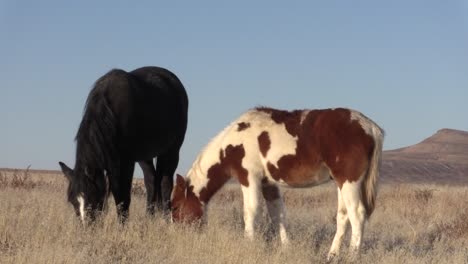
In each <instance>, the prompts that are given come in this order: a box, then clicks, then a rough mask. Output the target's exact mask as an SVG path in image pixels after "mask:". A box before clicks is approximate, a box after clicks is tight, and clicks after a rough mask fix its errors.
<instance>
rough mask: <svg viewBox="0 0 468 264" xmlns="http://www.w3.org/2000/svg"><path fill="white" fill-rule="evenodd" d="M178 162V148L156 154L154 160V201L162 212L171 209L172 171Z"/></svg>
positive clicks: (167, 211)
mask: <svg viewBox="0 0 468 264" xmlns="http://www.w3.org/2000/svg"><path fill="white" fill-rule="evenodd" d="M178 163H179V150H177V151H176V152H172V153H166V154H164V155H161V156H158V159H157V162H156V181H155V191H156V198H157V200H156V203H157V205H158V207H159V208H162V209H163V211H164V212H166V213H169V212H170V209H171V204H170V203H171V192H172V186H173V183H174V172H175V170H176V168H177V164H178Z"/></svg>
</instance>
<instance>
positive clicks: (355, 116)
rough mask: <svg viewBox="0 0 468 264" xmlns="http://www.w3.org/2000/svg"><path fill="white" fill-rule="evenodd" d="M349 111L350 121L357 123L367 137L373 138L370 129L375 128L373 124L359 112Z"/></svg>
mask: <svg viewBox="0 0 468 264" xmlns="http://www.w3.org/2000/svg"><path fill="white" fill-rule="evenodd" d="M350 111H351V121H358V122H359V124H360V125H361V127H362V129H363V130H364V131H365V132H366V134H367V135H369V136H373V135H374V134H373V132H372V129H373V127H375V124H374V122H372V121H371V120H370V119H369V118H368V117H366V116H365V115H363V114H362V113H361V112H358V111H356V110H350Z"/></svg>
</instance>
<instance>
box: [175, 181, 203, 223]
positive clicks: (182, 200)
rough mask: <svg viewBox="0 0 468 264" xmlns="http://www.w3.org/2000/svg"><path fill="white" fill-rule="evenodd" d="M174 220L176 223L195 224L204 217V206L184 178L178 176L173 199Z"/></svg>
mask: <svg viewBox="0 0 468 264" xmlns="http://www.w3.org/2000/svg"><path fill="white" fill-rule="evenodd" d="M171 205H172V220H173V221H174V222H186V223H194V222H197V221H199V220H201V218H202V216H203V205H202V203H201V202H200V199H199V198H198V197H197V196H196V195H195V194H194V193H193V186H189V184H187V181H186V180H185V179H184V177H182V176H180V175H177V178H176V184H175V185H174V189H173V190H172V197H171Z"/></svg>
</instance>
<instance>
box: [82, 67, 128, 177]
mask: <svg viewBox="0 0 468 264" xmlns="http://www.w3.org/2000/svg"><path fill="white" fill-rule="evenodd" d="M122 77H123V78H128V74H127V72H125V71H123V70H118V69H114V70H111V71H110V72H109V73H107V74H106V75H104V76H103V77H101V78H100V79H98V80H97V81H96V83H95V84H94V87H93V89H92V90H91V92H90V94H89V96H88V99H87V100H86V105H85V110H84V115H83V119H82V121H81V123H80V127H79V129H78V133H77V134H76V142H77V156H76V161H77V166H80V165H81V164H86V166H90V167H92V168H95V169H104V170H110V169H111V164H114V162H116V161H118V155H117V146H116V145H115V142H116V141H115V140H116V137H117V127H116V123H117V120H116V117H115V114H114V112H113V111H112V109H111V108H110V105H109V102H108V98H107V96H106V95H107V92H108V90H109V89H112V87H109V85H107V84H108V83H109V80H110V79H112V80H113V81H114V84H115V79H117V78H122ZM122 81H125V79H123V80H122ZM83 169H84V168H83Z"/></svg>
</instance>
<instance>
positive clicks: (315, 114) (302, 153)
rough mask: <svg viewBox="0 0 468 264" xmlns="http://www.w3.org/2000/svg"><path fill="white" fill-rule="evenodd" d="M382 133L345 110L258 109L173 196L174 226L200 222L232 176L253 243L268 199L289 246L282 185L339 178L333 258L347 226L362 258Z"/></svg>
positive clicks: (203, 156) (220, 138)
mask: <svg viewBox="0 0 468 264" xmlns="http://www.w3.org/2000/svg"><path fill="white" fill-rule="evenodd" d="M383 134H384V133H383V130H382V129H381V128H379V126H378V125H377V124H375V123H374V122H373V121H371V120H370V119H369V118H367V117H366V116H364V115H363V114H361V113H360V112H358V111H355V110H351V109H344V108H337V109H324V110H296V111H291V112H288V111H282V110H277V109H272V108H265V107H261V108H255V109H252V110H250V111H248V112H246V113H244V114H243V115H241V116H240V117H239V118H238V119H237V120H235V121H234V122H233V123H231V124H230V125H229V126H228V127H226V128H225V129H224V130H223V131H222V132H220V133H219V134H218V135H217V136H216V137H215V138H214V139H213V140H212V141H211V142H210V143H209V144H208V145H207V146H206V147H205V149H204V150H203V151H202V152H201V153H200V154H199V156H198V158H197V159H196V160H195V162H194V163H193V165H192V168H191V169H190V170H189V172H188V174H187V179H184V178H183V177H182V176H180V175H178V176H177V179H176V185H175V186H174V190H173V193H172V206H173V210H172V216H173V219H174V221H194V220H198V219H200V218H201V217H202V216H203V214H204V209H205V208H206V205H207V203H208V202H209V200H210V198H211V197H212V196H213V195H214V194H215V193H216V191H218V190H219V189H220V188H221V187H222V186H223V185H224V184H225V183H226V182H227V181H228V180H229V179H230V178H231V177H235V178H237V179H238V181H239V183H240V184H241V187H242V192H243V197H244V222H245V234H246V236H247V237H250V238H253V237H254V222H255V217H256V215H257V212H258V209H259V197H260V193H262V194H263V197H264V199H265V200H266V204H267V207H268V211H269V215H270V217H271V220H272V223H273V224H274V225H275V227H276V228H278V230H279V234H280V238H281V241H282V242H283V243H287V242H288V236H287V233H286V219H285V212H284V209H283V201H282V198H281V194H280V191H279V188H278V186H277V184H279V183H281V184H286V185H288V186H291V187H305V186H313V185H317V184H320V183H323V182H326V181H328V180H329V179H330V178H331V179H333V180H334V181H335V182H336V184H337V187H338V188H337V189H338V212H337V218H336V219H337V230H336V235H335V238H334V240H333V244H332V246H331V249H330V252H329V258H331V257H333V256H334V255H337V254H338V253H339V248H340V245H341V241H342V239H343V235H344V233H345V231H346V224H347V223H348V221H349V222H350V223H351V227H352V237H351V249H352V250H353V251H354V252H358V251H359V248H360V245H361V237H362V232H363V227H364V222H365V220H366V219H367V218H368V217H369V216H370V215H371V214H372V211H373V210H374V206H375V197H376V185H377V179H378V175H379V166H380V159H381V153H382V144H383Z"/></svg>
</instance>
